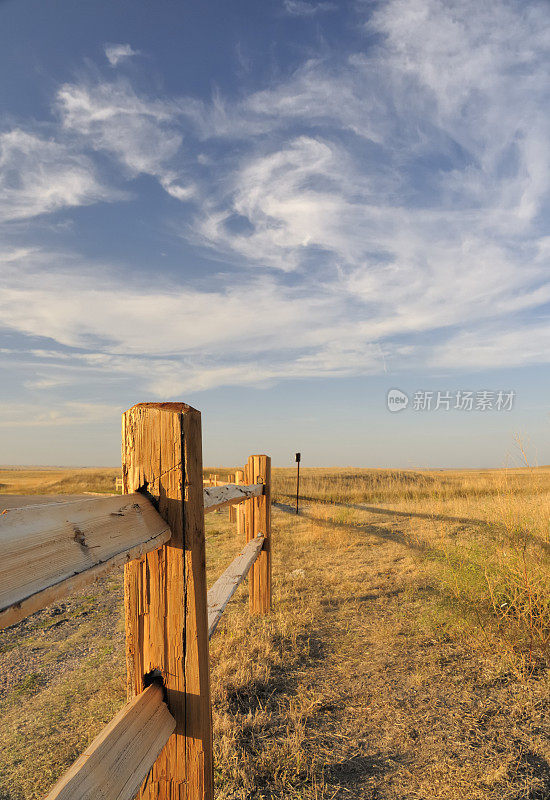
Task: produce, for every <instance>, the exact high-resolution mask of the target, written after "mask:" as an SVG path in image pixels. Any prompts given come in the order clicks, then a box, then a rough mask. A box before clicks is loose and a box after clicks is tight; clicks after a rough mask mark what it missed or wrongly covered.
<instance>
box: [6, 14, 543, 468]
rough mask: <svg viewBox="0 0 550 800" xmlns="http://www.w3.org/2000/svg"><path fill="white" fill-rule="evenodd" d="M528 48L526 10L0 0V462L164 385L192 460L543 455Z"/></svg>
mask: <svg viewBox="0 0 550 800" xmlns="http://www.w3.org/2000/svg"><path fill="white" fill-rule="evenodd" d="M549 51H550V8H549V6H548V4H547V3H546V2H500V1H499V0H492V2H488V3H485V2H479V1H478V0H476V1H475V2H470V0H460V2H452V1H451V0H447V1H446V2H443V0H388V1H387V2H369V1H367V0H356V2H349V3H348V2H338V3H336V2H328V1H325V2H309V1H308V0H263V1H262V2H261V3H258V2H252V1H251V2H231V3H228V2H221V1H220V2H200V3H199V2H187V3H175V2H173V0H170V2H165V0H160V1H157V2H155V3H149V2H142V1H141V0H138V2H131V3H130V2H126V1H124V2H123V1H120V2H116V3H112V2H102V1H99V0H96V2H94V3H93V4H92V3H74V2H69V1H68V0H49V1H48V2H44V0H4V2H2V3H0V74H1V75H2V76H3V77H2V80H1V81H0V106H1V108H2V109H3V114H2V118H1V125H0V276H1V277H0V281H1V292H0V387H1V402H2V407H1V410H2V414H1V417H2V419H1V420H0V462H1V463H42V464H52V463H56V464H61V463H63V464H116V463H117V462H118V454H119V435H120V434H119V425H120V416H119V415H120V412H121V411H122V410H124V409H125V408H127V407H129V406H131V405H132V404H133V403H135V402H139V401H143V400H169V399H181V400H185V401H186V402H189V403H191V404H192V405H194V406H195V407H197V408H199V409H201V410H202V411H203V414H204V420H203V427H204V442H205V462H207V463H209V464H220V463H225V464H229V465H230V464H235V463H241V462H242V461H243V459H244V458H246V456H247V455H248V453H249V452H253V451H255V452H258V451H263V452H269V453H272V454H273V457H274V461H275V463H278V464H285V463H290V461H291V459H292V457H293V453H294V451H295V450H297V449H300V450H302V452H303V453H304V464H308V463H309V464H312V465H330V464H338V465H348V464H354V465H362V466H411V467H414V466H417V467H421V466H454V465H457V466H461V465H464V466H477V465H482V466H490V465H494V466H499V465H502V464H504V463H506V462H507V461H509V460H510V459H511V460H512V462H513V460H514V458H515V455H514V453H515V450H514V435H515V434H520V435H521V436H522V437H523V438H524V440H525V441H526V442H527V443H528V449H529V454H530V457H531V458H532V460H533V461H536V462H538V463H548V462H549V461H550V437H549V422H550V419H549V416H548V395H549V388H550V386H549V383H550V382H549V380H548V362H549V360H550V325H549V310H550V274H549V258H550V223H549V214H548V212H549V188H550V177H549V176H550V170H549V166H550V164H549V160H550V159H549V147H548V142H549V133H550V130H549V129H550V111H549V109H550V104H549V94H550V81H549V75H548V71H549V70H548V64H549V63H550V61H549V54H550V53H549ZM392 388H399V389H401V390H402V391H404V392H405V393H407V394H408V395H409V397H410V399H411V403H410V404H409V407H408V408H406V409H404V410H403V411H401V412H399V413H398V414H397V413H393V414H392V413H390V412H389V411H388V410H387V408H386V394H387V391H388V390H389V389H392ZM440 390H441V391H444V392H457V391H459V390H460V391H462V390H470V391H474V393H475V392H479V391H491V392H494V393H495V395H494V396H495V398H496V396H497V393H498V391H500V390H502V391H514V392H515V399H514V406H513V409H512V410H511V411H503V410H497V409H496V408H492V409H489V410H487V411H476V410H475V408H474V409H473V410H472V411H471V412H468V411H464V410H462V411H460V410H456V409H454V408H451V410H449V411H444V410H443V411H442V410H438V411H435V410H426V411H423V412H422V411H418V410H414V408H413V402H412V398H413V396H414V393H415V392H417V391H432V392H437V391H440Z"/></svg>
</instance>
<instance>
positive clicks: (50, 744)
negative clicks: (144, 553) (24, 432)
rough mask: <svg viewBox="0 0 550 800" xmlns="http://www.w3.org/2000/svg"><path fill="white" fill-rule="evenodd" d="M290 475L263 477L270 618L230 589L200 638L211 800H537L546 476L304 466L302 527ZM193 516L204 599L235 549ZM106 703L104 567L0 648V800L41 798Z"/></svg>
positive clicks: (33, 476)
mask: <svg viewBox="0 0 550 800" xmlns="http://www.w3.org/2000/svg"><path fill="white" fill-rule="evenodd" d="M230 471H231V470H230ZM210 473H215V474H217V475H218V476H219V477H220V479H223V478H224V476H225V475H226V474H227V473H228V470H223V469H221V468H210V469H205V475H209V474H210ZM118 474H119V472H118V470H115V469H112V470H99V469H90V470H84V469H81V470H63V469H61V468H60V469H51V470H49V469H44V470H40V469H34V470H30V469H29V470H24V469H5V470H0V484H2V485H1V487H0V493H3V494H9V493H14V494H15V493H18V494H33V493H42V494H60V493H71V492H72V493H81V492H85V491H92V492H99V491H112V490H113V486H114V479H115V477H117V476H118ZM294 481H295V477H294V470H292V469H274V470H273V504H274V505H273V611H272V613H271V614H270V615H269V616H268V617H264V618H258V617H256V618H254V617H250V616H249V613H248V602H247V590H246V587H245V588H241V589H240V590H239V591H238V592H237V594H236V596H235V598H234V600H233V601H232V602H231V604H230V605H229V607H228V609H227V611H226V613H225V614H224V616H223V618H222V620H221V622H220V625H219V627H218V630H217V632H216V633H215V635H214V637H213V639H212V641H211V644H210V653H211V664H212V695H213V715H214V748H215V781H216V797H217V798H219V800H245V799H246V800H252V799H253V798H265V800H267V799H268V798H281V800H282V798H290V799H291V800H292V798H296V799H298V798H301V799H303V800H333V798H357V800H359V798H361V800H369V798H372V800H375V799H376V800H405V799H406V800H435V799H437V800H459V798H466V800H478V799H479V800H482V799H483V800H497V798H502V800H523V799H525V800H548V798H550V672H549V667H550V580H549V566H550V469H548V468H533V469H531V468H524V469H513V470H463V471H458V470H457V471H436V470H429V471H424V470H418V471H414V470H406V471H400V470H359V469H351V468H350V469H331V470H328V469H307V468H306V469H303V470H302V471H301V496H302V502H301V507H300V514H299V515H298V516H296V515H295V514H294V513H293V505H292V504H293V502H294V491H295V483H294ZM0 511H1V498H0ZM206 523H207V531H206V535H207V540H206V544H207V569H208V577H209V585H211V584H212V583H213V582H214V580H215V579H216V578H217V577H218V576H219V575H220V574H221V572H222V571H223V570H224V569H225V567H226V566H227V564H228V563H229V562H230V560H231V558H232V556H233V555H236V553H237V552H238V551H239V550H240V548H241V547H242V545H243V542H241V541H239V540H238V539H237V535H236V531H235V527H234V525H233V523H230V522H229V520H228V515H227V513H226V512H220V513H217V514H209V515H208V516H207V517H206ZM123 703H124V620H123V608H122V582H121V573H120V572H119V571H115V572H113V573H111V574H109V575H108V576H106V577H104V578H103V579H101V580H99V581H97V582H96V583H95V584H93V585H91V586H88V587H87V588H86V589H85V590H82V591H81V592H79V593H76V594H74V595H73V596H71V597H70V598H68V599H67V600H66V601H64V602H63V603H57V604H56V605H55V606H52V607H50V608H48V609H46V610H44V611H42V612H39V613H38V614H35V615H33V616H32V617H30V618H28V619H27V620H25V621H24V622H22V623H20V624H19V625H16V626H13V627H11V628H8V629H7V630H5V631H4V632H2V633H1V634H0V711H1V714H0V800H27V798H28V799H29V800H30V798H33V799H34V798H40V797H42V796H43V794H44V793H45V792H46V791H47V789H48V787H49V786H51V785H52V783H53V782H54V781H55V780H56V778H57V777H58V776H59V775H60V774H61V773H62V772H63V771H64V770H65V769H66V768H67V766H68V765H69V764H70V763H71V762H72V761H73V760H74V758H75V757H76V756H77V755H78V754H79V753H80V752H81V751H82V750H83V749H84V748H85V746H86V745H87V744H88V743H89V742H90V741H91V740H92V738H93V737H94V736H95V735H97V733H98V732H99V731H100V730H101V728H102V727H103V725H104V724H105V723H106V722H107V721H108V720H109V719H110V718H111V717H112V715H113V714H114V713H115V712H116V711H117V710H118V709H119V708H120V707H121V706H122V705H123Z"/></svg>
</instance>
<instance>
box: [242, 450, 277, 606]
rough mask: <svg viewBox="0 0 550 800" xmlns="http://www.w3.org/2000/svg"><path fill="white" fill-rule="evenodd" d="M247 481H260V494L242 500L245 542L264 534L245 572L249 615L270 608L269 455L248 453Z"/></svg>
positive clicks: (249, 482) (248, 482) (251, 482)
mask: <svg viewBox="0 0 550 800" xmlns="http://www.w3.org/2000/svg"><path fill="white" fill-rule="evenodd" d="M245 482H246V483H247V484H253V483H263V484H264V486H265V490H264V494H263V495H262V496H261V497H254V498H252V499H251V500H247V501H246V502H245V527H246V541H247V542H249V541H250V540H251V539H254V538H255V537H256V536H258V535H259V534H262V535H263V536H265V541H264V545H263V548H262V551H261V553H260V555H259V557H258V560H257V561H256V563H255V564H254V566H253V567H252V569H251V571H250V575H249V604H250V612H251V613H252V614H267V613H268V612H269V611H270V610H271V458H270V457H269V456H264V455H258V456H249V458H248V463H247V465H246V467H245Z"/></svg>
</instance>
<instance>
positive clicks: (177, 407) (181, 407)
mask: <svg viewBox="0 0 550 800" xmlns="http://www.w3.org/2000/svg"><path fill="white" fill-rule="evenodd" d="M134 408H157V409H159V410H160V411H172V412H174V413H180V414H184V413H185V412H186V411H197V409H196V408H193V406H190V405H188V404H187V403H136V404H135V406H132V408H130V409H128V410H129V411H133V410H134Z"/></svg>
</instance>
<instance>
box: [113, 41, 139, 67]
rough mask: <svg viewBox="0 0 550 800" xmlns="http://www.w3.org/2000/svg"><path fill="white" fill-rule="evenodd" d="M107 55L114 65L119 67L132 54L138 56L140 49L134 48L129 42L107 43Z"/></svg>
mask: <svg viewBox="0 0 550 800" xmlns="http://www.w3.org/2000/svg"><path fill="white" fill-rule="evenodd" d="M105 55H106V57H107V61H108V62H109V64H110V65H111V66H112V67H117V66H118V65H119V64H120V62H121V61H125V60H126V59H127V58H131V57H132V56H138V55H139V50H134V49H133V47H131V46H130V45H129V44H106V45H105Z"/></svg>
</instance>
